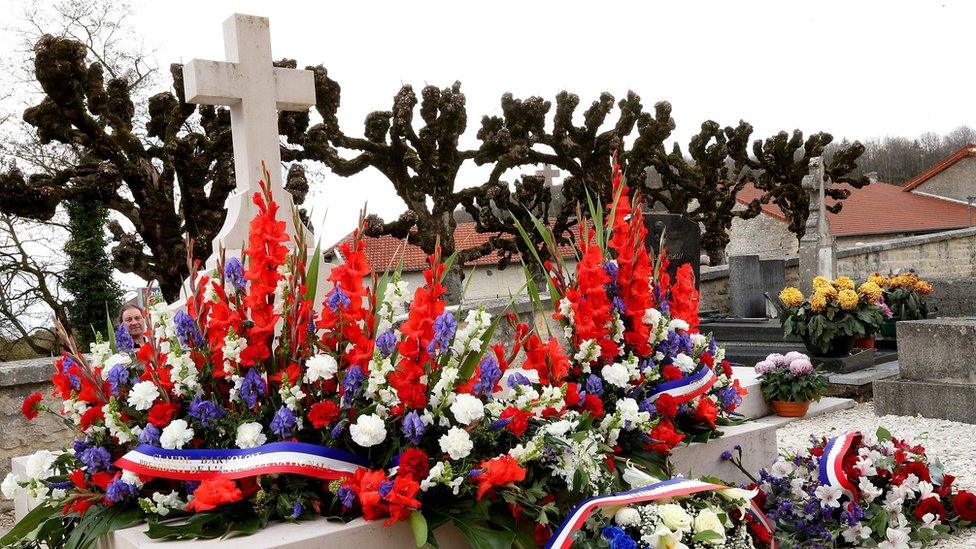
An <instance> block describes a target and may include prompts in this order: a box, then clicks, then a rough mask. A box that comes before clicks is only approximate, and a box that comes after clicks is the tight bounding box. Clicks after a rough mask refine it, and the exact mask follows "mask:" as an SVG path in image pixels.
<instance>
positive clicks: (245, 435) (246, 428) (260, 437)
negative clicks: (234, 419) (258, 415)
mask: <svg viewBox="0 0 976 549" xmlns="http://www.w3.org/2000/svg"><path fill="white" fill-rule="evenodd" d="M262 429H263V428H262V427H261V424H260V423H255V422H253V421H251V422H248V423H242V424H240V425H239V426H238V427H237V441H236V444H237V447H238V448H256V447H258V446H261V445H262V444H264V443H265V442H267V441H268V437H267V435H265V434H264V433H262V432H261V430H262Z"/></svg>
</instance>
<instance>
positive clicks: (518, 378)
mask: <svg viewBox="0 0 976 549" xmlns="http://www.w3.org/2000/svg"><path fill="white" fill-rule="evenodd" d="M519 385H532V382H531V381H529V378H527V377H525V376H524V375H523V374H522V373H521V372H512V375H510V376H508V388H509V389H514V388H515V387H517V386H519Z"/></svg>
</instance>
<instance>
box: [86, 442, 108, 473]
mask: <svg viewBox="0 0 976 549" xmlns="http://www.w3.org/2000/svg"><path fill="white" fill-rule="evenodd" d="M78 460H79V461H81V462H82V463H84V464H85V467H87V468H88V472H89V473H96V472H98V471H109V470H111V469H112V454H111V453H109V451H108V450H106V449H105V448H102V447H101V446H92V447H91V448H86V449H85V450H84V451H83V452H82V453H81V455H80V456H78Z"/></svg>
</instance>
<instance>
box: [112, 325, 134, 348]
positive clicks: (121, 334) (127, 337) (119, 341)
mask: <svg viewBox="0 0 976 549" xmlns="http://www.w3.org/2000/svg"><path fill="white" fill-rule="evenodd" d="M135 348H136V342H135V341H132V335H131V334H130V333H129V329H128V328H126V326H125V324H119V327H118V328H116V329H115V350H116V351H117V352H120V353H131V352H132V351H133V350H134V349H135Z"/></svg>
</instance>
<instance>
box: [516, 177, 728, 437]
mask: <svg viewBox="0 0 976 549" xmlns="http://www.w3.org/2000/svg"><path fill="white" fill-rule="evenodd" d="M613 169H614V173H613V189H614V193H615V199H614V201H613V204H612V207H611V208H610V211H609V212H606V215H604V212H603V209H602V207H601V206H600V205H599V204H597V205H593V204H590V208H589V209H590V221H587V220H585V219H584V220H582V221H581V222H580V224H579V235H578V241H579V245H580V249H579V256H580V257H579V261H578V263H577V264H576V266H575V272H574V273H572V274H570V273H568V272H567V268H566V266H565V265H564V263H563V261H562V259H561V256H560V254H559V253H555V252H556V251H557V250H556V247H555V239H554V237H553V235H552V233H551V232H549V231H547V230H546V228H545V227H544V226H543V225H542V224H541V223H536V228H537V229H539V231H540V233H541V235H542V238H543V239H544V241H545V242H546V244H547V246H549V247H550V248H551V251H552V252H553V253H552V254H551V256H552V257H553V258H554V259H553V261H551V262H550V261H546V262H544V263H543V264H542V267H543V268H544V269H545V271H546V272H547V273H548V275H549V277H548V285H549V291H550V295H551V296H552V302H553V303H554V304H555V305H556V311H555V312H554V313H553V314H552V317H553V318H554V319H555V320H557V321H558V322H559V323H560V325H561V326H562V328H563V332H564V334H563V335H564V336H565V338H566V340H567V341H568V342H569V345H570V347H571V348H572V352H571V353H569V354H570V355H571V357H570V362H569V364H568V368H567V370H566V380H567V382H568V383H569V384H570V385H572V386H573V387H574V388H576V389H575V390H578V391H579V393H580V394H584V395H585V396H584V397H583V405H584V407H585V409H586V410H588V411H589V414H590V417H592V418H593V419H594V420H595V421H597V420H598V421H599V424H598V429H599V430H600V431H601V432H603V433H605V434H606V436H607V439H608V441H609V442H610V444H611V445H613V446H615V447H616V448H618V449H620V450H622V451H623V452H625V453H629V454H631V455H638V454H646V453H647V452H656V453H662V454H666V453H668V452H669V451H670V450H671V449H672V448H674V447H675V446H676V445H677V444H678V443H680V442H682V441H686V442H690V441H692V440H707V439H708V438H709V437H710V436H717V432H716V429H717V428H718V426H719V425H721V424H722V423H723V422H726V421H727V420H729V419H730V418H732V416H733V414H734V412H735V410H736V407H737V406H738V405H739V404H741V402H742V397H743V396H744V395H745V394H746V390H745V389H744V388H743V387H740V386H739V382H738V381H737V380H733V378H732V367H731V365H730V364H729V362H728V361H727V360H725V359H724V354H725V352H724V350H723V349H722V348H721V347H719V345H718V343H717V342H716V341H715V339H714V338H712V337H710V336H706V335H704V334H701V333H700V332H699V331H698V301H699V294H698V291H697V290H696V288H695V281H694V275H693V273H692V269H691V266H690V265H687V264H686V265H682V266H681V267H680V268H679V269H678V271H677V275H676V278H675V280H671V278H670V276H669V275H668V271H667V260H666V259H665V255H664V254H663V253H662V254H661V255H660V257H659V259H658V261H657V262H656V264H655V262H652V260H651V258H650V257H649V254H648V248H647V245H646V240H645V239H646V236H647V230H646V228H645V225H644V219H643V215H642V211H641V201H640V198H639V197H637V196H636V195H635V196H633V197H632V196H631V193H630V190H629V189H628V187H627V185H626V184H625V183H624V180H623V177H622V174H621V172H620V167H619V166H618V165H617V164H616V163H615V164H614V167H613ZM523 237H524V238H526V239H528V238H529V237H528V236H527V235H526V233H525V232H524V231H523ZM530 293H532V294H535V292H534V291H532V289H530Z"/></svg>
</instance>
